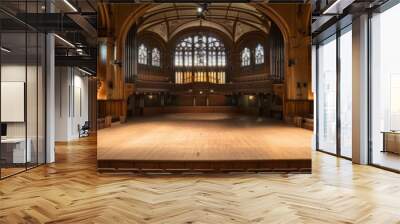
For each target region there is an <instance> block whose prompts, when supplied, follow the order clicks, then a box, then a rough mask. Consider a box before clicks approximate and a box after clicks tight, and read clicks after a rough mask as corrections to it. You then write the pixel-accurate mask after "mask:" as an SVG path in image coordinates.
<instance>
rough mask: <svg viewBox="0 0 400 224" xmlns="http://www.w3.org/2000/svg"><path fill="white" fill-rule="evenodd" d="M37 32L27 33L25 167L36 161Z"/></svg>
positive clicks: (34, 163) (31, 165) (32, 165)
mask: <svg viewBox="0 0 400 224" xmlns="http://www.w3.org/2000/svg"><path fill="white" fill-rule="evenodd" d="M37 47H38V34H37V33H36V32H28V33H27V54H28V57H27V59H28V60H27V65H26V67H27V76H26V114H27V121H26V125H27V129H26V130H27V144H28V145H27V150H28V151H30V153H29V154H28V156H29V157H30V158H29V159H28V163H27V167H28V168H30V167H34V166H36V165H37V163H38V161H37V160H38V138H37V134H38V100H37V99H38V87H37V84H38V72H39V70H38V65H37V64H38V60H39V58H38V48H37Z"/></svg>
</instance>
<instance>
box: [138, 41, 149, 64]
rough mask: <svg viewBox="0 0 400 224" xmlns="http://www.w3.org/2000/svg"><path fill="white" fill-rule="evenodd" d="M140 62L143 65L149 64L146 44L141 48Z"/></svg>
mask: <svg viewBox="0 0 400 224" xmlns="http://www.w3.org/2000/svg"><path fill="white" fill-rule="evenodd" d="M138 62H139V64H142V65H146V64H147V47H146V46H144V44H141V45H140V46H139V53H138Z"/></svg>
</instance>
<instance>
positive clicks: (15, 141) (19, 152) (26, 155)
mask: <svg viewBox="0 0 400 224" xmlns="http://www.w3.org/2000/svg"><path fill="white" fill-rule="evenodd" d="M26 142H27V143H28V144H27V146H28V147H26V151H25V138H5V139H1V144H2V145H3V146H2V147H4V145H5V146H7V147H9V146H13V148H12V151H13V153H12V157H13V158H12V163H26V162H31V160H32V151H31V145H32V140H31V139H30V138H28V139H26Z"/></svg>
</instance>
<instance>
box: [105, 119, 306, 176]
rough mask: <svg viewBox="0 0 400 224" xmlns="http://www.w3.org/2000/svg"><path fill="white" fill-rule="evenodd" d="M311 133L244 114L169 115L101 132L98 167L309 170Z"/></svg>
mask: <svg viewBox="0 0 400 224" xmlns="http://www.w3.org/2000/svg"><path fill="white" fill-rule="evenodd" d="M311 136H312V132H311V131H308V130H305V129H300V128H296V127H293V126H289V125H287V124H285V123H282V122H279V121H274V120H264V119H259V118H255V117H250V116H244V115H237V114H221V113H213V114H204V113H202V114H168V115H159V116H155V117H144V118H140V119H135V120H132V121H130V122H128V123H126V124H121V125H116V126H113V127H111V128H107V129H102V130H100V131H99V132H98V153H97V158H98V166H99V168H100V169H102V168H106V169H108V168H120V169H124V168H127V169H129V168H143V169H144V168H148V169H158V168H160V169H168V168H169V169H176V170H180V169H188V168H190V169H193V168H195V169H199V170H208V169H211V170H215V169H227V170H235V169H244V168H252V169H268V170H271V169H274V170H276V169H280V170H297V171H299V170H303V171H304V170H307V169H308V170H309V169H310V168H311ZM155 164H156V165H155ZM216 164H219V165H216ZM263 164H264V165H263Z"/></svg>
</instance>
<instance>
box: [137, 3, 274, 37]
mask: <svg viewBox="0 0 400 224" xmlns="http://www.w3.org/2000/svg"><path fill="white" fill-rule="evenodd" d="M199 7H201V5H200V4H196V3H168V4H160V5H157V6H155V7H153V8H151V9H150V10H148V11H147V12H146V13H145V15H144V16H143V17H142V20H141V21H140V23H139V32H140V31H144V30H146V31H151V32H155V33H157V34H158V35H160V36H161V37H162V38H163V39H164V40H165V41H168V40H170V39H171V38H172V37H174V35H175V34H177V33H179V32H180V31H182V30H184V29H187V28H190V27H212V28H215V29H218V30H220V31H222V32H224V33H225V34H227V36H229V37H230V38H231V39H232V40H234V41H236V40H238V39H239V38H240V37H241V36H242V35H243V34H245V33H248V32H251V31H262V32H264V33H266V34H268V33H269V30H270V27H271V21H270V20H269V19H268V18H267V17H266V16H264V15H263V14H261V13H260V12H258V11H257V10H256V9H255V8H254V7H253V6H251V5H249V4H246V3H211V4H208V5H207V9H208V10H207V11H205V12H204V16H203V17H199V13H198V11H197V9H198V8H199Z"/></svg>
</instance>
